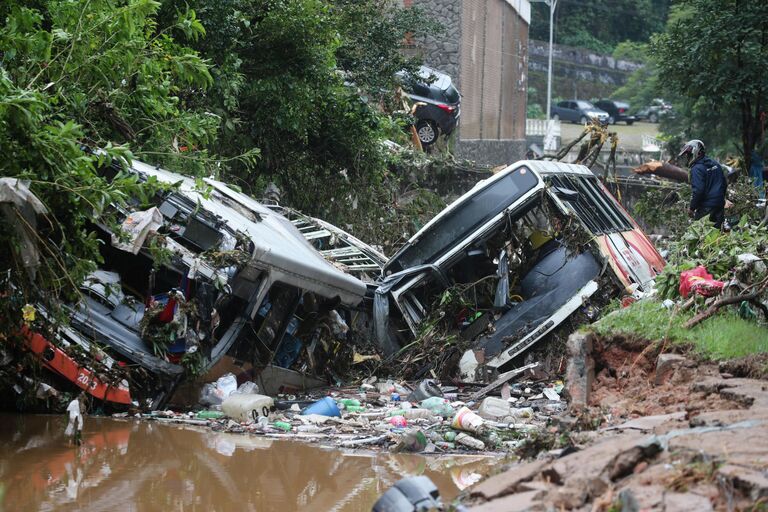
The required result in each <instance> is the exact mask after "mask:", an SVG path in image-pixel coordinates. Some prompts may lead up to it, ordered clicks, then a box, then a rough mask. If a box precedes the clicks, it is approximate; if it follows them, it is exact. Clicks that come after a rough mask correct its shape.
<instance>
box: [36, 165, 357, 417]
mask: <svg viewBox="0 0 768 512" xmlns="http://www.w3.org/2000/svg"><path fill="white" fill-rule="evenodd" d="M111 172H117V168H112V169H108V170H107V173H111ZM130 172H133V173H136V174H137V175H138V176H139V178H140V179H142V180H150V179H151V180H157V181H158V182H160V183H165V184H168V185H172V186H171V187H169V189H168V190H167V191H165V192H161V193H158V194H157V195H156V196H155V197H154V198H153V200H152V203H153V204H151V205H149V206H150V207H149V208H146V209H143V210H142V211H124V212H122V214H123V215H122V217H123V219H124V221H123V223H122V226H121V229H119V230H111V229H109V228H108V227H107V226H103V225H97V226H96V227H95V229H96V232H97V235H98V238H99V240H100V241H101V244H100V247H101V253H102V257H103V261H104V263H103V264H102V265H100V268H99V270H98V271H96V272H93V273H92V274H91V275H90V276H89V277H88V279H87V280H86V281H85V283H84V284H83V285H82V287H81V292H82V295H81V299H80V300H79V301H78V302H77V303H74V304H69V305H67V306H65V307H66V308H67V309H68V311H69V313H70V316H71V323H70V325H69V326H68V327H67V328H61V329H59V330H58V332H57V334H56V335H55V336H49V337H48V338H46V337H43V336H42V335H41V334H40V333H33V332H28V333H27V334H28V336H27V341H28V349H29V350H31V351H32V352H33V353H35V354H37V355H38V356H39V357H40V360H41V362H42V363H43V364H44V365H45V366H46V367H47V368H48V369H49V370H51V371H52V372H53V373H54V374H56V375H57V376H58V377H59V378H61V377H63V378H64V379H66V380H69V381H70V382H71V383H73V384H75V385H76V386H78V387H80V388H81V389H84V390H86V391H87V392H88V393H90V394H91V395H92V396H94V397H96V398H99V399H101V400H104V401H105V402H109V403H113V404H124V405H127V404H130V403H133V404H134V405H140V406H142V407H146V408H151V409H154V408H157V407H160V406H162V405H163V404H164V403H166V402H167V401H168V400H169V399H170V398H171V396H172V394H173V393H174V392H175V391H179V389H180V387H179V384H180V383H181V382H182V381H186V383H185V385H184V386H181V391H183V392H184V393H186V394H187V395H188V396H187V397H186V398H187V399H186V400H181V401H182V402H187V403H189V402H192V403H194V402H196V401H197V398H198V397H197V394H196V392H195V385H194V384H195V380H196V379H195V377H203V378H204V379H205V380H215V379H216V378H217V377H218V376H219V375H221V374H223V373H229V372H234V373H236V374H237V375H238V377H242V378H245V379H248V380H254V381H257V382H259V383H260V385H261V388H262V390H263V391H264V392H266V393H270V394H273V393H278V392H281V391H284V392H289V391H296V390H299V389H302V388H307V387H312V386H317V385H320V384H323V383H325V382H327V379H325V377H326V376H327V375H326V374H325V369H326V363H327V362H328V361H329V360H333V358H334V357H335V356H336V354H337V353H338V352H339V346H340V345H343V344H344V342H345V336H346V333H347V332H348V331H349V325H351V324H352V321H353V318H352V312H353V311H355V310H356V309H359V307H360V304H361V302H362V301H363V298H364V296H365V294H366V285H365V284H364V283H363V282H362V281H360V280H359V279H357V278H356V277H354V276H353V275H350V274H348V273H346V272H344V271H342V270H341V269H340V268H337V266H334V265H333V264H332V263H331V262H329V261H327V260H326V258H324V257H323V255H321V254H320V253H319V252H318V251H317V250H316V248H315V247H313V246H312V245H311V244H310V242H309V241H308V240H307V238H306V237H305V236H303V235H302V233H301V232H300V231H299V229H297V227H296V225H295V224H296V223H295V222H291V221H289V220H288V219H286V218H285V217H284V216H282V215H280V214H279V213H277V212H276V211H274V210H273V209H270V208H266V207H264V206H263V205H262V204H260V203H258V202H257V201H255V200H253V199H252V198H250V197H248V196H246V195H244V194H242V193H241V192H239V191H236V190H234V189H232V188H231V187H228V186H227V185H225V184H224V183H221V182H218V181H216V180H213V179H205V180H203V181H204V183H203V185H201V184H200V183H199V182H197V183H196V182H195V181H194V180H192V179H190V178H187V177H184V176H181V175H178V174H175V173H172V172H168V171H165V170H163V169H160V168H156V167H153V166H150V165H146V164H143V163H141V162H138V161H134V162H133V163H132V169H130ZM369 309H370V307H369ZM197 387H198V388H199V386H197ZM184 393H181V394H182V395H183V394H184ZM182 398H183V397H182Z"/></svg>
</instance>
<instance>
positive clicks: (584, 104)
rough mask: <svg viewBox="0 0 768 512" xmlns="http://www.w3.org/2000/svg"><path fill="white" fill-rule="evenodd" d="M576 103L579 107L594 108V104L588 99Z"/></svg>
mask: <svg viewBox="0 0 768 512" xmlns="http://www.w3.org/2000/svg"><path fill="white" fill-rule="evenodd" d="M576 105H578V106H579V108H595V106H594V105H593V104H591V103H590V102H588V101H577V102H576Z"/></svg>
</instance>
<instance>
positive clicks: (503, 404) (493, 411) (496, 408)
mask: <svg viewBox="0 0 768 512" xmlns="http://www.w3.org/2000/svg"><path fill="white" fill-rule="evenodd" d="M477 414H478V415H479V416H481V417H483V418H486V419H489V420H493V419H499V418H504V417H506V416H509V414H510V407H509V402H508V401H507V400H504V399H503V398H496V397H492V396H489V397H486V398H484V399H483V401H482V402H481V403H480V408H479V409H478V410H477Z"/></svg>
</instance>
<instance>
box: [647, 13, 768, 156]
mask: <svg viewBox="0 0 768 512" xmlns="http://www.w3.org/2000/svg"><path fill="white" fill-rule="evenodd" d="M681 5H682V11H680V13H679V14H678V16H676V18H675V19H674V21H672V22H671V24H670V26H669V27H668V29H667V31H666V32H665V33H664V34H661V35H659V36H658V37H656V38H655V39H654V41H653V52H654V54H655V55H656V63H657V65H658V67H659V80H660V81H661V83H662V84H663V85H665V86H666V87H668V88H670V89H671V90H673V91H676V92H677V93H678V94H679V95H680V97H681V99H682V105H683V109H684V111H685V113H686V114H687V115H688V116H690V117H688V119H689V123H690V124H689V129H691V130H692V131H695V130H696V129H697V128H699V127H700V126H709V127H717V126H720V127H725V128H726V129H728V128H730V127H732V126H738V132H737V133H739V145H740V147H741V152H742V153H743V154H744V155H745V156H746V158H745V162H746V166H747V167H748V166H749V155H750V152H751V150H752V148H754V146H755V144H756V143H757V142H758V139H759V137H760V136H761V120H760V116H761V113H762V111H763V110H764V109H765V91H766V89H767V88H768V76H767V75H766V74H765V72H764V70H765V69H767V68H768V51H767V50H768V37H767V36H768V4H765V3H763V2H746V1H743V0H729V1H721V0H685V1H683V2H681ZM686 117H687V116H686ZM712 131H713V132H714V133H721V134H723V133H722V131H721V130H717V129H715V130H712ZM734 138H735V137H732V138H730V140H733V139H734Z"/></svg>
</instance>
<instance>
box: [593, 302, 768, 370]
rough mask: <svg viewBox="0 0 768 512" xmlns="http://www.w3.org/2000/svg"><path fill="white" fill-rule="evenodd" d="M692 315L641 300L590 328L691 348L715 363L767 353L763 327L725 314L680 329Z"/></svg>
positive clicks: (766, 339)
mask: <svg viewBox="0 0 768 512" xmlns="http://www.w3.org/2000/svg"><path fill="white" fill-rule="evenodd" d="M693 315H694V312H692V311H683V312H673V311H670V310H668V309H666V308H664V307H663V306H662V305H661V304H660V303H659V302H656V301H653V300H641V301H638V302H636V303H634V304H632V305H631V306H629V307H627V308H623V309H620V310H617V311H615V312H613V313H611V314H610V315H607V316H605V317H603V318H602V319H601V320H600V321H598V322H597V323H595V324H593V326H592V327H593V328H594V329H595V330H596V331H597V332H598V333H599V334H603V335H611V334H632V335H634V336H641V337H643V338H645V339H648V340H652V341H665V340H666V341H670V342H673V343H679V344H684V345H691V346H693V347H694V350H696V352H698V353H699V354H700V355H702V356H704V357H707V358H710V359H715V360H718V359H731V358H735V357H743V356H746V355H750V354H757V353H766V352H768V329H766V328H765V327H763V326H757V325H755V323H754V322H750V321H748V320H744V319H742V318H739V317H738V315H736V314H735V313H731V312H728V313H722V314H720V315H717V316H715V317H712V318H710V319H708V320H707V321H705V322H702V323H700V324H699V325H696V326H695V327H693V328H691V329H687V328H685V327H683V324H684V323H685V322H686V321H688V320H689V319H691V318H692V317H693Z"/></svg>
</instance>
